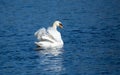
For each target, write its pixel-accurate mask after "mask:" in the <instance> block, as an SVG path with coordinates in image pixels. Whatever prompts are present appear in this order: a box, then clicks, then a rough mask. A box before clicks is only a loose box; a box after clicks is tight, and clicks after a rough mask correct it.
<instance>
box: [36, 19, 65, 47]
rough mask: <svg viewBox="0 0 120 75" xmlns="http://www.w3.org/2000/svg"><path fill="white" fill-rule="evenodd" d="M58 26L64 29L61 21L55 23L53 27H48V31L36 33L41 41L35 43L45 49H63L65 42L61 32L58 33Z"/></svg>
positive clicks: (43, 29)
mask: <svg viewBox="0 0 120 75" xmlns="http://www.w3.org/2000/svg"><path fill="white" fill-rule="evenodd" d="M58 26H59V27H60V28H63V25H62V23H61V22H60V21H55V22H54V23H53V26H52V27H48V29H45V28H41V29H39V30H38V31H36V32H35V34H34V35H35V36H36V37H37V39H38V40H39V41H38V42H35V44H36V45H37V46H39V47H40V48H43V49H47V48H62V47H63V40H62V38H61V34H60V32H59V31H57V27H58Z"/></svg>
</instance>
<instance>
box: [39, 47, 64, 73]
mask: <svg viewBox="0 0 120 75" xmlns="http://www.w3.org/2000/svg"><path fill="white" fill-rule="evenodd" d="M63 51H64V50H63V49H47V50H40V51H39V57H40V59H39V64H40V66H39V69H40V70H41V72H42V74H49V75H50V74H61V73H63V72H64V70H65V68H64V67H63V64H62V60H63V58H62V54H63Z"/></svg>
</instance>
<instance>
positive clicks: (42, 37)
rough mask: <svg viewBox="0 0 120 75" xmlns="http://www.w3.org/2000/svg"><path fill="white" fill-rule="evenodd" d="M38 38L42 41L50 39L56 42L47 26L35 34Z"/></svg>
mask: <svg viewBox="0 0 120 75" xmlns="http://www.w3.org/2000/svg"><path fill="white" fill-rule="evenodd" d="M34 35H35V36H36V37H37V39H38V40H40V41H48V42H52V43H53V42H55V40H54V39H53V37H52V36H51V35H50V34H49V33H48V32H47V30H46V29H45V28H41V29H39V30H38V31H36V32H35V34H34Z"/></svg>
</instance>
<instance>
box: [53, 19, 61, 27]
mask: <svg viewBox="0 0 120 75" xmlns="http://www.w3.org/2000/svg"><path fill="white" fill-rule="evenodd" d="M57 26H58V27H60V28H63V25H62V23H61V22H60V21H55V22H54V24H53V27H57Z"/></svg>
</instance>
